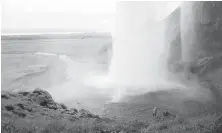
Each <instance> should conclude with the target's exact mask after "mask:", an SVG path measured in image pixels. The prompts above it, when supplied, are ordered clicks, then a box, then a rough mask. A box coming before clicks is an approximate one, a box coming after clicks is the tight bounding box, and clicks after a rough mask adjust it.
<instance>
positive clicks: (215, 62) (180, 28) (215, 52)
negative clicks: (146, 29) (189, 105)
mask: <svg viewBox="0 0 222 133" xmlns="http://www.w3.org/2000/svg"><path fill="white" fill-rule="evenodd" d="M164 21H165V42H166V46H167V49H168V53H169V54H168V62H167V63H168V66H173V68H174V69H175V66H176V67H177V65H178V64H177V61H180V62H183V63H185V62H189V63H191V64H192V65H191V64H190V66H188V67H191V68H189V69H190V70H189V71H191V72H192V73H195V74H196V75H199V76H206V75H208V74H209V73H208V72H211V73H212V72H213V71H214V70H218V69H219V68H220V66H222V62H221V51H222V38H221V35H222V2H184V3H183V4H182V6H181V7H180V8H178V9H177V10H175V11H174V12H173V13H172V14H171V15H169V16H168V17H167V18H166V19H165V20H164ZM169 69H170V71H172V67H171V68H170V67H169ZM182 69H183V68H182ZM218 71H219V70H218ZM174 72H175V70H174ZM211 78H212V77H211Z"/></svg>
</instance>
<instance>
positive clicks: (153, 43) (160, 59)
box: [108, 2, 171, 98]
mask: <svg viewBox="0 0 222 133" xmlns="http://www.w3.org/2000/svg"><path fill="white" fill-rule="evenodd" d="M163 6H164V3H163V2H162V3H161V2H118V3H117V5H116V31H115V40H114V43H113V57H112V60H111V65H110V69H109V75H108V77H109V79H110V82H112V84H114V85H115V86H116V87H118V88H119V89H118V90H117V94H116V95H118V97H119V98H120V97H121V96H122V95H123V94H125V93H127V92H129V91H132V90H133V89H134V92H135V90H136V92H146V91H151V90H157V89H162V88H163V86H164V87H166V86H167V85H170V84H171V83H170V82H169V81H167V80H166V78H165V66H164V65H165V63H164V61H165V59H166V58H165V57H164V52H165V51H164V31H163V30H164V24H163V22H162V21H161V20H159V17H160V16H159V14H160V11H161V10H162V9H161V8H163ZM139 88H145V89H139ZM120 93H121V94H120Z"/></svg>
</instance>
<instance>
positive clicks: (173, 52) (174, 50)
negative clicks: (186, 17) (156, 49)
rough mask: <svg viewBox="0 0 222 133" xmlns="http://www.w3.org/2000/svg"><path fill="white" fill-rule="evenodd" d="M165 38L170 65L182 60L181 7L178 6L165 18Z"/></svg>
mask: <svg viewBox="0 0 222 133" xmlns="http://www.w3.org/2000/svg"><path fill="white" fill-rule="evenodd" d="M164 36H165V38H164V40H165V46H166V49H167V50H168V52H167V55H168V57H167V64H168V67H170V65H172V64H174V63H175V62H177V61H180V60H181V50H182V49H181V38H180V8H177V9H176V10H175V11H174V12H172V13H171V14H170V15H169V16H168V17H167V18H166V19H165V29H164Z"/></svg>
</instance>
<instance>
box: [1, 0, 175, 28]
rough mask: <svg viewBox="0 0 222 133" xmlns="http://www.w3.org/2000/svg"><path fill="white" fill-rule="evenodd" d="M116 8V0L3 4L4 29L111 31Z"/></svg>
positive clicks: (19, 0)
mask: <svg viewBox="0 0 222 133" xmlns="http://www.w3.org/2000/svg"><path fill="white" fill-rule="evenodd" d="M176 4H178V2H176V3H174V4H171V5H170V6H168V9H166V10H168V11H169V10H171V9H172V7H171V6H174V7H175V5H176ZM115 6H116V3H115V0H2V29H3V32H7V31H21V30H29V32H30V31H31V32H35V31H36V30H47V29H65V30H68V31H73V30H96V31H101V30H103V31H104V30H105V31H111V30H112V29H113V28H114V27H115V25H114V24H115V23H114V22H115ZM169 7H170V9H169ZM164 12H165V11H164ZM43 32H44V31H43Z"/></svg>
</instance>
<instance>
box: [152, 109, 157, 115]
mask: <svg viewBox="0 0 222 133" xmlns="http://www.w3.org/2000/svg"><path fill="white" fill-rule="evenodd" d="M156 114H157V108H156V107H154V108H153V117H156Z"/></svg>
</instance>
